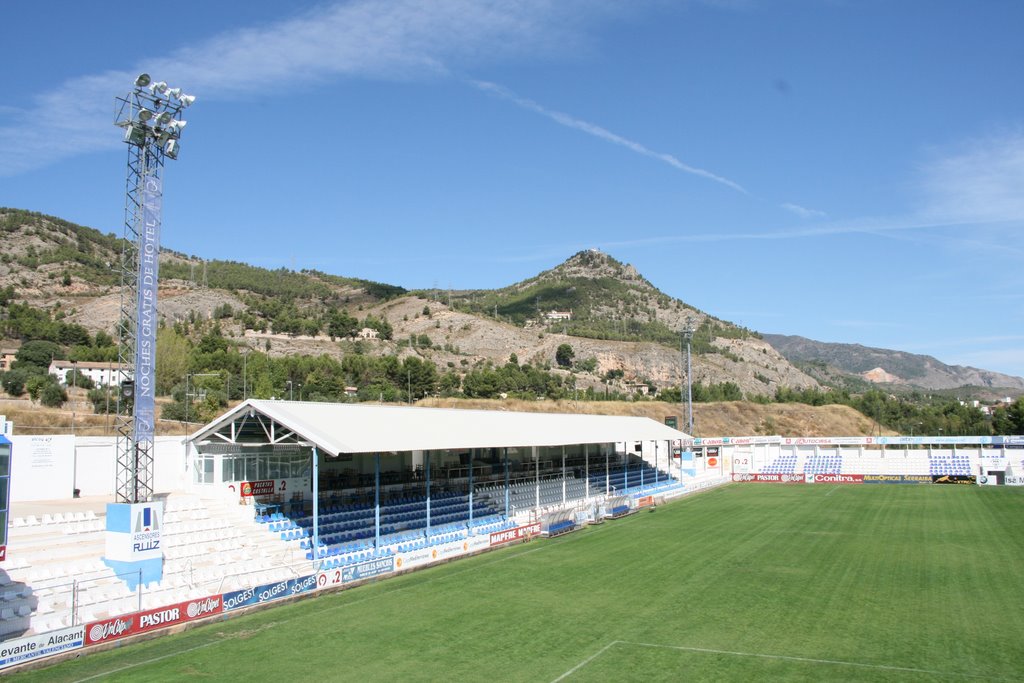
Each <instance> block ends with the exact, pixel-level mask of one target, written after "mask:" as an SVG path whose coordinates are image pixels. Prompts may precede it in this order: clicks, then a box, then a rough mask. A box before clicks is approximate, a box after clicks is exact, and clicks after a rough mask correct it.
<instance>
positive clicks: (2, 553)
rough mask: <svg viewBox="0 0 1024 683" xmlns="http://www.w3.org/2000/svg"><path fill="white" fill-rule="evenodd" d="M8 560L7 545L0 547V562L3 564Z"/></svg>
mask: <svg viewBox="0 0 1024 683" xmlns="http://www.w3.org/2000/svg"><path fill="white" fill-rule="evenodd" d="M6 559H7V546H6V545H0V562H3V561H4V560H6Z"/></svg>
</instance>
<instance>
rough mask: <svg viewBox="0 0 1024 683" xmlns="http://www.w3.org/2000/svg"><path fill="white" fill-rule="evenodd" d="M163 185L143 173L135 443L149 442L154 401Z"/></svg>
mask: <svg viewBox="0 0 1024 683" xmlns="http://www.w3.org/2000/svg"><path fill="white" fill-rule="evenodd" d="M162 210H163V185H162V183H161V180H160V178H156V177H153V176H146V177H145V178H144V179H143V188H142V229H141V233H140V235H139V272H138V289H139V293H138V300H137V302H136V308H135V321H136V324H137V327H136V329H135V336H136V346H135V378H134V379H135V413H134V415H135V443H136V444H139V443H150V444H151V443H152V442H153V426H154V424H155V417H156V415H155V413H156V410H155V404H156V400H155V397H156V391H155V390H156V327H157V318H156V287H157V273H158V267H159V264H160V261H159V256H160V216H161V211H162Z"/></svg>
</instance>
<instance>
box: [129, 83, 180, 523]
mask: <svg viewBox="0 0 1024 683" xmlns="http://www.w3.org/2000/svg"><path fill="white" fill-rule="evenodd" d="M116 101H117V104H118V112H117V116H116V118H115V121H114V123H115V125H117V126H118V127H120V128H123V129H124V141H125V142H126V143H127V144H128V172H127V179H126V181H125V211H124V235H123V236H124V239H123V241H122V251H121V310H120V319H119V322H118V328H117V332H118V353H117V361H118V389H119V391H118V394H117V417H116V420H115V427H116V430H117V459H116V464H115V468H116V472H115V477H116V482H115V496H116V499H117V502H119V503H139V502H146V501H149V500H150V499H151V498H152V495H153V456H154V441H153V438H154V424H155V419H154V402H153V398H154V396H153V392H154V391H155V388H156V387H155V366H156V287H157V273H158V254H159V234H160V233H159V230H160V222H161V215H162V202H163V189H162V171H163V167H164V161H165V159H167V158H170V159H176V158H177V157H178V141H179V139H180V138H181V130H182V128H184V127H185V122H184V121H181V120H180V118H179V117H180V115H181V111H182V109H184V108H185V107H187V106H189V105H190V104H192V102H194V101H195V98H194V97H192V96H191V95H184V94H182V92H181V89H179V88H168V87H167V84H166V83H163V82H159V83H152V81H151V79H150V77H149V75H148V74H142V75H140V76H139V77H138V78H137V79H135V88H134V90H132V91H131V92H130V93H129V94H128V95H125V96H123V97H118V98H117V100H116Z"/></svg>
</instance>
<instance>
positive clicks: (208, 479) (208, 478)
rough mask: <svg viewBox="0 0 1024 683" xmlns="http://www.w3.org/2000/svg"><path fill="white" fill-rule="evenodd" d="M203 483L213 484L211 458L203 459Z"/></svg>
mask: <svg viewBox="0 0 1024 683" xmlns="http://www.w3.org/2000/svg"><path fill="white" fill-rule="evenodd" d="M203 483H204V484H212V483H213V457H212V456H210V457H206V458H203Z"/></svg>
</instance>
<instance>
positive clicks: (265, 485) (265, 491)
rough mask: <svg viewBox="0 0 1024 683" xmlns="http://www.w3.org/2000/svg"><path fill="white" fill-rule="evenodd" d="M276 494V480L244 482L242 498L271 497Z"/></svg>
mask: <svg viewBox="0 0 1024 683" xmlns="http://www.w3.org/2000/svg"><path fill="white" fill-rule="evenodd" d="M273 493H274V480H273V479H264V480H263V481H243V482H242V497H243V498H247V497H249V496H269V495H272V494H273Z"/></svg>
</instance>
